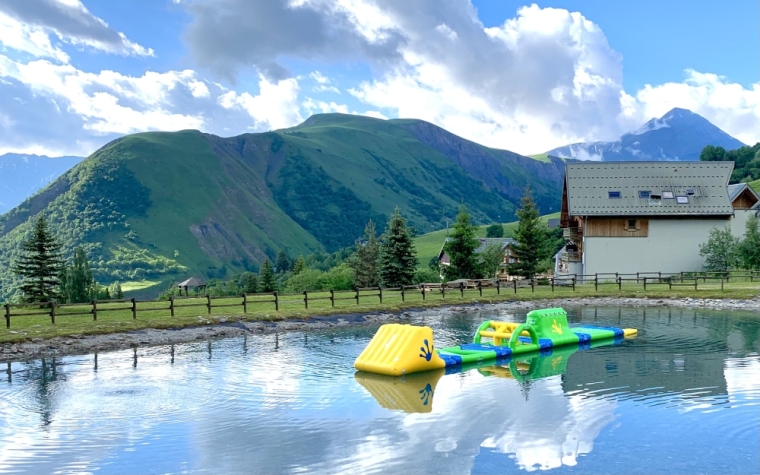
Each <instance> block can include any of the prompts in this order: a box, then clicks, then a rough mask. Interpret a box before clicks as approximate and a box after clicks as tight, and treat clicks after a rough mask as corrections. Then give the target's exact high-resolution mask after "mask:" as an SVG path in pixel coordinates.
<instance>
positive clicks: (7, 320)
mask: <svg viewBox="0 0 760 475" xmlns="http://www.w3.org/2000/svg"><path fill="white" fill-rule="evenodd" d="M10 327H11V306H10V305H9V304H5V328H10Z"/></svg>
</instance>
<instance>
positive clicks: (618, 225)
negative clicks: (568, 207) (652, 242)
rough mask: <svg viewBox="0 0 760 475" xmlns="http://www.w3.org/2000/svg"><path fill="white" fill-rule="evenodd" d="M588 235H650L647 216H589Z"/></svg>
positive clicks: (587, 222)
mask: <svg viewBox="0 0 760 475" xmlns="http://www.w3.org/2000/svg"><path fill="white" fill-rule="evenodd" d="M584 234H585V235H586V237H648V236H649V220H648V219H646V218H643V219H642V218H587V220H586V226H585V230H584Z"/></svg>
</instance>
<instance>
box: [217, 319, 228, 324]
mask: <svg viewBox="0 0 760 475" xmlns="http://www.w3.org/2000/svg"><path fill="white" fill-rule="evenodd" d="M219 322H220V323H227V319H226V318H220V319H219Z"/></svg>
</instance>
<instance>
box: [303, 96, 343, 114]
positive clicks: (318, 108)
mask: <svg viewBox="0 0 760 475" xmlns="http://www.w3.org/2000/svg"><path fill="white" fill-rule="evenodd" d="M302 105H303V107H304V109H306V110H307V111H308V113H309V114H310V115H311V114H318V113H322V114H327V113H329V112H340V113H341V114H348V106H347V105H345V104H338V103H336V102H333V101H331V102H325V101H315V100H314V99H312V98H310V97H309V98H307V99H306V100H305V101H304V102H303V104H302Z"/></svg>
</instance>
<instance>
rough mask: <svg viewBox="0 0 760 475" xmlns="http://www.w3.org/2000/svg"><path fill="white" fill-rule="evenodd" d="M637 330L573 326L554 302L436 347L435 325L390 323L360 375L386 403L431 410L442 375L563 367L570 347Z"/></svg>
mask: <svg viewBox="0 0 760 475" xmlns="http://www.w3.org/2000/svg"><path fill="white" fill-rule="evenodd" d="M637 333H638V332H637V330H636V329H634V328H616V327H607V326H599V325H591V324H577V325H573V326H570V325H569V324H568V322H567V313H566V312H565V310H564V309H561V308H549V309H541V310H533V311H531V312H530V313H528V315H527V318H526V321H525V323H515V322H499V321H493V320H488V321H485V322H483V323H482V324H481V325H480V326H479V327H478V329H477V331H476V332H475V335H474V338H473V341H472V343H466V344H463V345H458V346H452V347H447V348H440V349H437V348H435V346H434V344H433V330H432V329H431V328H430V327H426V326H416V325H404V324H386V325H382V326H381V327H380V328H379V329H378V331H377V332H376V333H375V336H374V337H373V338H372V340H371V341H370V342H369V344H368V345H367V347H366V348H365V349H364V351H362V353H361V354H360V355H359V357H358V358H357V359H356V361H355V362H354V367H355V368H356V369H357V370H359V371H358V372H357V373H356V374H355V375H354V377H355V379H356V380H357V381H358V382H359V383H360V384H361V385H362V386H364V387H365V388H366V389H367V390H368V391H369V392H370V393H371V394H372V395H373V396H374V398H375V399H376V400H377V401H378V402H379V403H380V404H381V405H382V406H383V407H386V408H389V409H399V410H403V411H405V412H429V411H430V410H431V407H432V404H431V403H432V395H433V391H434V389H435V385H436V383H437V382H438V380H439V379H440V378H441V377H442V376H443V375H446V374H452V373H459V372H461V371H469V370H472V369H477V370H478V371H479V372H480V373H481V374H482V375H484V376H497V377H506V378H512V379H516V380H518V381H526V380H528V379H538V378H544V377H548V376H553V375H559V374H563V373H564V372H565V370H566V367H567V360H568V358H569V357H570V355H572V354H574V353H576V352H578V351H584V350H590V349H592V348H598V347H601V346H607V345H619V344H621V343H622V342H623V341H624V340H625V339H628V338H634V337H635V336H636V334H637ZM418 386H419V387H418Z"/></svg>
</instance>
